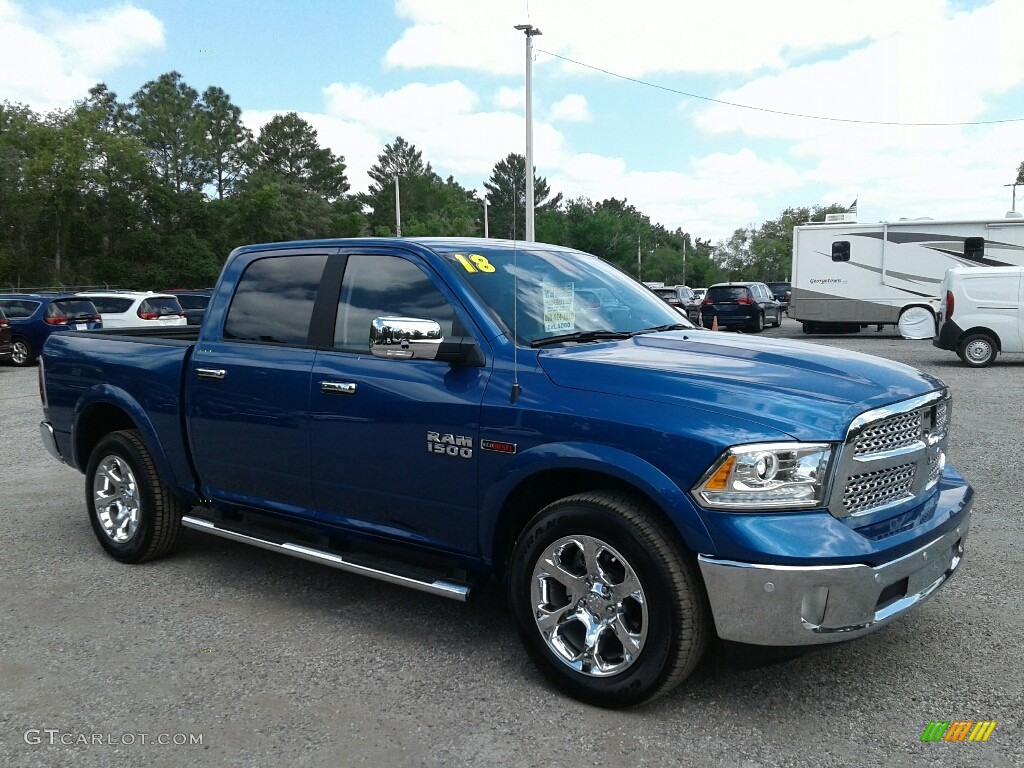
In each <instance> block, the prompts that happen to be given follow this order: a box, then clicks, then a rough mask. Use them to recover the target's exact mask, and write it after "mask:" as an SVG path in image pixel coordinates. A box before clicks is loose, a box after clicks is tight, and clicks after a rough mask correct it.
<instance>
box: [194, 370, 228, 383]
mask: <svg viewBox="0 0 1024 768" xmlns="http://www.w3.org/2000/svg"><path fill="white" fill-rule="evenodd" d="M227 373H228V372H227V371H225V370H224V369H222V368H196V376H198V377H199V378H200V379H217V380H218V381H219V380H220V379H223V378H224V377H225V376H227Z"/></svg>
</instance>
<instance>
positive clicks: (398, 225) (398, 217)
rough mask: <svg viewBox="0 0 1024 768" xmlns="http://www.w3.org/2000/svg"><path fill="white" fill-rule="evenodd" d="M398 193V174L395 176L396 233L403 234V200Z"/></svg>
mask: <svg viewBox="0 0 1024 768" xmlns="http://www.w3.org/2000/svg"><path fill="white" fill-rule="evenodd" d="M400 197H401V196H400V195H399V193H398V176H397V175H396V176H395V235H396V236H397V237H401V236H402V201H401V199H400Z"/></svg>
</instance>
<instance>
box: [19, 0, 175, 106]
mask: <svg viewBox="0 0 1024 768" xmlns="http://www.w3.org/2000/svg"><path fill="white" fill-rule="evenodd" d="M0 40H3V44H2V45H0V98H2V99H8V100H10V101H14V102H24V103H28V104H30V105H31V106H32V108H33V109H36V110H42V111H45V110H48V109H53V108H56V107H67V106H70V104H71V102H72V101H74V100H75V99H80V98H82V97H84V96H85V93H86V91H88V89H89V88H90V87H92V86H93V85H95V84H96V83H97V82H98V81H100V80H102V79H103V77H104V76H105V75H107V74H108V73H109V72H111V71H112V70H114V69H116V68H117V67H119V66H121V65H123V64H125V63H126V62H128V61H130V60H134V59H136V58H138V57H140V56H142V55H144V54H146V53H148V52H150V51H153V50H156V49H160V48H162V47H163V46H164V31H163V25H162V24H161V23H160V21H159V20H158V19H157V18H156V17H155V16H153V14H151V13H150V12H149V11H145V10H141V9H139V8H136V7H135V6H133V5H129V4H124V5H118V6H110V7H107V8H102V9H99V10H96V11H92V12H89V13H81V14H65V13H58V12H55V11H48V10H44V11H39V10H38V9H36V8H33V11H32V12H31V13H29V12H27V11H26V10H24V9H23V7H22V6H20V5H17V4H15V3H14V2H11V0H0Z"/></svg>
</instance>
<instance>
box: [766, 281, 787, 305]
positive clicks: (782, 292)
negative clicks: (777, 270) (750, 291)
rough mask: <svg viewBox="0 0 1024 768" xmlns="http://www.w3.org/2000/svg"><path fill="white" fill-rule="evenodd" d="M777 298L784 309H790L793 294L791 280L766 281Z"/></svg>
mask: <svg viewBox="0 0 1024 768" xmlns="http://www.w3.org/2000/svg"><path fill="white" fill-rule="evenodd" d="M765 285H767V286H768V290H769V291H771V292H772V296H774V297H775V300H776V301H777V302H779V304H781V305H782V311H783V312H788V311H789V297H790V296H791V295H792V294H793V285H792V284H791V283H789V282H783V281H773V282H768V283H765Z"/></svg>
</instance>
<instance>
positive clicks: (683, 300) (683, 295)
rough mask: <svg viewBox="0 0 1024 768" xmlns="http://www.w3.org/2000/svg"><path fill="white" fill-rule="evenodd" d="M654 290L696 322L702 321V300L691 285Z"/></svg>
mask: <svg viewBox="0 0 1024 768" xmlns="http://www.w3.org/2000/svg"><path fill="white" fill-rule="evenodd" d="M653 290H654V292H655V293H656V294H658V296H659V297H661V298H662V299H663V300H664V301H666V302H668V303H669V304H670V305H672V306H673V307H676V308H678V309H681V310H683V311H684V312H685V314H686V317H687V318H688V319H689V320H691V321H692V322H694V323H699V322H700V301H699V300H698V299H697V297H696V296H695V295H694V293H693V291H692V290H691V289H690V287H689V286H686V285H673V286H667V287H665V288H655V289H653Z"/></svg>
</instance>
